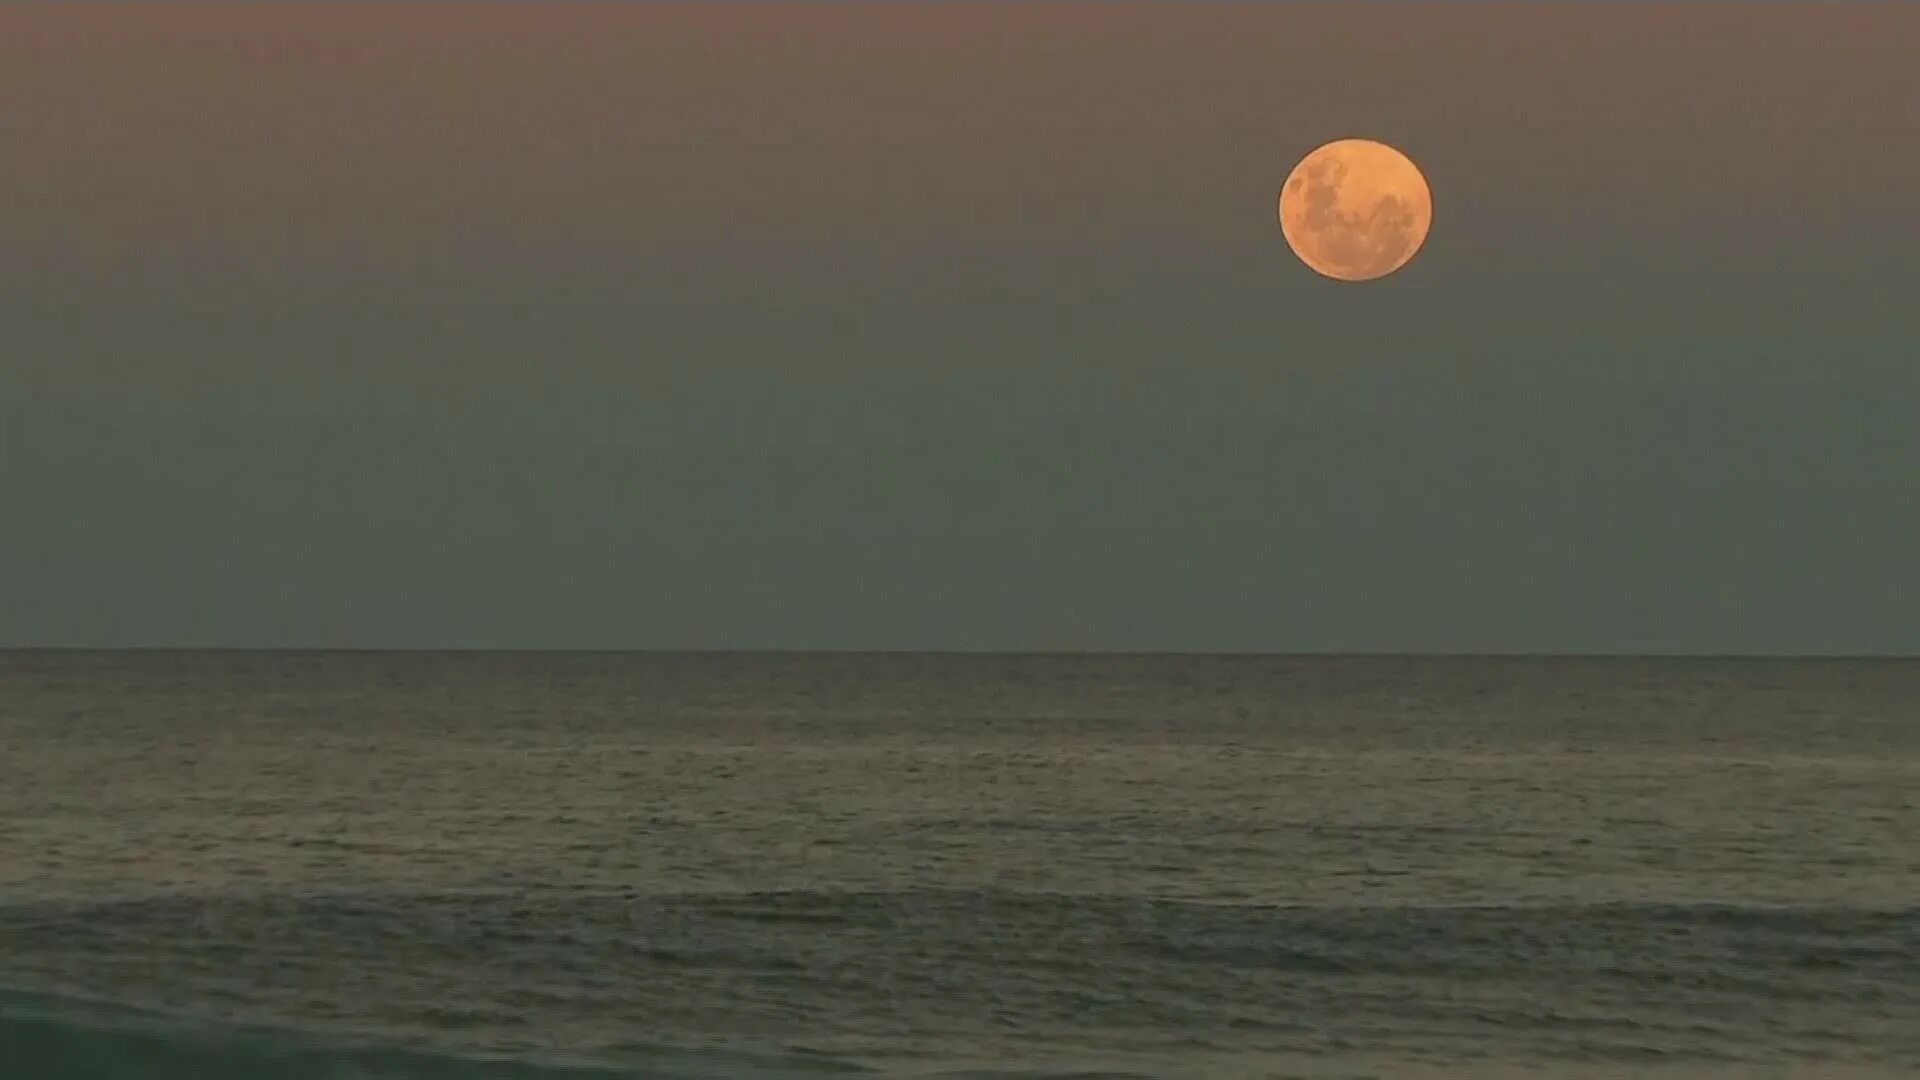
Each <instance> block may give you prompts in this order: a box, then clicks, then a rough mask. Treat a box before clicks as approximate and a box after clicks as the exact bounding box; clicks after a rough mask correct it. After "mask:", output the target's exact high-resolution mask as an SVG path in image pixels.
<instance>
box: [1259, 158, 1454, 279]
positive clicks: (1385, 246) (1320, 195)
mask: <svg viewBox="0 0 1920 1080" xmlns="http://www.w3.org/2000/svg"><path fill="white" fill-rule="evenodd" d="M1432 227H1433V191H1432V189H1431V188H1429V187H1428V186H1427V178H1426V177H1425V176H1424V175H1422V174H1421V172H1420V167H1419V166H1417V165H1415V164H1414V163H1413V162H1412V161H1411V160H1409V159H1408V158H1407V155H1405V154H1403V153H1401V152H1400V151H1398V150H1395V149H1394V148H1393V147H1391V146H1388V145H1387V144H1385V143H1379V142H1374V141H1373V140H1372V139H1340V140H1337V141H1335V142H1330V143H1327V144H1326V145H1324V146H1321V147H1318V148H1316V149H1315V150H1314V151H1313V152H1312V153H1310V154H1308V155H1307V156H1306V157H1304V158H1301V159H1300V164H1298V165H1295V166H1294V167H1293V172H1291V173H1289V174H1287V182H1286V183H1285V184H1282V185H1281V187H1280V231H1281V233H1283V234H1284V235H1285V236H1286V238H1287V246H1288V247H1291V248H1292V249H1293V253H1294V254H1295V255H1298V256H1300V261H1301V262H1303V263H1306V264H1307V265H1308V266H1310V267H1312V268H1313V269H1315V270H1317V271H1319V272H1320V273H1322V274H1325V275H1326V276H1327V277H1330V278H1334V279H1336V280H1338V281H1372V280H1374V279H1375V278H1383V277H1386V276H1387V275H1388V274H1391V273H1393V272H1394V271H1395V270H1398V269H1400V268H1401V267H1403V266H1405V265H1407V263H1409V262H1411V261H1412V260H1413V257H1414V255H1415V254H1417V253H1418V252H1419V250H1420V246H1421V245H1422V244H1425V243H1426V242H1427V232H1428V231H1429V230H1430V229H1432Z"/></svg>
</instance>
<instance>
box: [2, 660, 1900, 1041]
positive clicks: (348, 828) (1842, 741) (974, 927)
mask: <svg viewBox="0 0 1920 1080" xmlns="http://www.w3.org/2000/svg"><path fill="white" fill-rule="evenodd" d="M1916 1018H1920V663H1906V662H1831V663H1829V662H1759V661H1631V660H1628V661H1619V660H1607V661H1555V660H1471V659H1463V660H1396V659H1279V658H1251V657H1249V658H1228V657H1216V658H1207V657H1108V658H1069V657H920V656H868V657H855V656H842V657H835V656H813V657H805V656H791V657H783V656H694V655H689V656H622V655H546V656H533V655H447V656H430V655H412V656H408V655H352V654H305V655H301V654H278V655H276V654H255V655H245V654H173V655H163V654H152V655H128V654H121V655H107V654H10V655H9V654H0V1075H4V1076H7V1077H14V1076H20V1077H30V1076H43V1077H65V1076H73V1077H79V1076H101V1077H108V1076H111V1077H165V1078H172V1077H188V1076H194V1077H199V1076H206V1077H215V1078H220V1077H229V1076H247V1077H254V1076H258V1077H349V1076H351V1077H368V1076H380V1077H402V1076H433V1077H442V1076H467V1075H475V1076H529V1077H533V1076H549V1075H560V1074H559V1073H557V1072H556V1070H562V1069H579V1070H583V1071H581V1072H568V1073H565V1075H574V1076H587V1077H595V1076H601V1075H627V1076H633V1075H638V1076H662V1077H707V1076H712V1077H745V1078H752V1077H769V1076H830V1075H848V1074H860V1073H865V1074H868V1075H878V1076H930V1075H947V1076H960V1075H968V1076H970V1075H992V1076H1059V1075H1072V1074H1078V1075H1083V1076H1084V1075H1127V1076H1153V1077H1169V1078H1174V1077H1179V1078H1187V1077H1223V1078H1233V1077H1272V1076H1308V1077H1360V1076H1381V1077H1456V1076H1457V1077H1498V1076H1529V1075H1542V1076H1547V1075H1551V1076H1568V1077H1580V1076H1590V1077H1629V1076H1636V1077H1637V1076H1670V1077H1749V1076H1762V1077H1795V1076H1805V1077H1845V1076H1862V1077H1867V1076H1873V1077H1879V1076H1885V1077H1893V1076H1901V1077H1910V1076H1913V1075H1916V1073H1920V1025H1917V1024H1916V1023H1915V1020H1916Z"/></svg>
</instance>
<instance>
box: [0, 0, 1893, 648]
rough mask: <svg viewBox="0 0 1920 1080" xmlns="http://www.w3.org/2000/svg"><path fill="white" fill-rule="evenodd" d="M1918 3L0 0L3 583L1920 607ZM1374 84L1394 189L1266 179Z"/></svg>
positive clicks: (252, 639)
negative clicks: (1355, 194)
mask: <svg viewBox="0 0 1920 1080" xmlns="http://www.w3.org/2000/svg"><path fill="white" fill-rule="evenodd" d="M1916 71H1920V5H1916V4H1892V3H1886V4H1860V5H1852V4H1845V3H1826V2H1821V3H1815V2H1811V0H1809V2H1806V3H1799V4H1791V3H1789V4H1769V5H1759V4H1731V3H1727V4H1684V5H1683V4H1676V3H1670V2H1663V3H1656V4H1624V3H1598V2H1594V3H1586V4H1552V5H1549V4H1536V5H1516V4H1508V3H1502V4H1459V3H1447V2H1435V0H1426V2H1421V3H1406V4H1393V3H1367V4H1331V3H1323V4H1312V5H1291V4H1284V3H1263V4H1249V3H1235V4H1218V5H1216V4H1208V3H1195V2H1185V3H1179V4H1173V3H1158V4H1131V3H1129V4H1123V3H1072V2H1062V3H1046V4H1028V3H984V2H973V0H966V2H959V0H954V2H949V3H924V4H922V3H913V4H907V3H867V4H843V3H810V4H793V3H780V4H748V3H725V4H720V3H712V2H709V0H701V2H687V3H678V4H631V5H596V6H568V5H561V4H539V5H534V4H524V5H518V6H483V5H477V4H467V3H461V4H431V5H429V4H418V5H391V6H389V5H373V4H365V5H346V4H337V3H328V4H313V3H306V4H284V3H283V4H274V5H252V4H227V5H218V6H215V5H203V4H192V3H170V4H164V5H80V4H42V5H7V6H5V7H0V493H4V502H0V643H4V644H13V645H60V646H123V645H125V646H346V647H534V648H729V647H731V648H883V649H939V648H961V649H1180V650H1184V649H1194V650H1274V651H1441V652H1483V651H1493V652H1636V653H1644V652H1696V653H1697V652H1706V653H1746V652H1756V653H1773V652H1784V653H1914V652H1920V614H1916V609H1915V608H1914V606H1913V603H1912V601H1911V599H1910V598H1911V597H1912V596H1915V595H1920V433H1917V432H1920V428H1917V427H1916V421H1917V420H1920V247H1916V245H1920V92H1916V83H1915V78H1916V76H1915V74H1914V73H1915V72H1916ZM1348 135H1363V136H1370V137H1374V138H1379V139H1382V140H1385V141H1388V142H1391V143H1393V144H1395V145H1397V146H1399V147H1400V148H1402V149H1403V150H1405V151H1406V152H1407V153H1408V154H1409V155H1410V156H1412V157H1413V159H1414V160H1415V161H1417V162H1419V163H1420V164H1421V166H1422V167H1423V168H1424V169H1425V170H1426V171H1427V174H1428V176H1429V178H1430V179H1431V181H1432V185H1433V188H1434V193H1435V201H1436V214H1435V229H1434V233H1433V236H1432V238H1431V240H1430V241H1429V244H1428V246H1427V248H1426V249H1425V251H1424V252H1423V253H1422V254H1421V255H1420V257H1419V258H1418V259H1416V260H1415V261H1414V263H1413V264H1412V265H1411V266H1410V267H1408V268H1407V269H1406V270H1405V271H1403V272H1402V273H1401V274H1399V275H1397V276H1395V277H1393V278H1389V279H1386V280H1384V281H1382V282H1378V283H1374V284H1371V285H1363V286H1352V285H1340V284H1336V283H1333V282H1329V281H1326V280H1325V279H1322V278H1319V277H1317V276H1316V275H1314V274H1312V273H1311V272H1309V271H1308V270H1306V269H1305V268H1304V267H1302V266H1301V265H1300V264H1299V263H1298V262H1297V261H1296V260H1295V259H1294V258H1293V257H1292V255H1291V254H1290V253H1289V252H1288V251H1287V249H1286V247H1285V245H1284V242H1283V240H1282V238H1281V235H1280V231H1279V228H1278V226H1277V223H1276V221H1275V219H1274V212H1273V202H1274V195H1275V192H1276V191H1277V189H1278V186H1279V184H1280V181H1281V180H1282V178H1283V177H1284V176H1285V175H1286V173H1287V171H1288V169H1290V168H1291V167H1292V165H1293V164H1294V162H1295V161H1296V160H1298V158H1299V157H1300V156H1301V155H1303V154H1304V153H1306V152H1307V151H1308V150H1310V149H1312V148H1313V147H1314V146H1315V145H1317V144H1319V143H1321V142H1324V141H1326V140H1328V139H1332V138H1336V137H1341V136H1348Z"/></svg>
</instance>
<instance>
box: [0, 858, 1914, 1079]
mask: <svg viewBox="0 0 1920 1080" xmlns="http://www.w3.org/2000/svg"><path fill="white" fill-rule="evenodd" d="M1916 958H1920V908H1909V909H1903V910H1877V911H1876V910H1844V909H1762V908H1745V907H1727V906H1677V905H1598V906H1560V907H1510V908H1500V907H1483V908H1402V907H1381V908H1304V907H1262V906H1251V905H1224V904H1201V903H1185V902H1180V903H1176V902H1166V901H1151V900H1138V899H1122V898H1113V897H1079V896H1065V895H1031V894H1017V893H993V892H895V893H835V892H784V893H755V894H738V895H717V894H700V895H670V896H649V895H646V894H629V893H618V894H606V895H581V894H579V893H562V894H558V895H555V896H553V897H551V898H545V897H532V896H529V895H527V894H525V893H519V894H515V895H505V894H444V895H413V896H371V895H368V896H324V895H322V896H267V897H253V898H185V897H170V898H160V899H145V900H128V901H120V902H109V903H90V904H84V905H53V904H38V905H13V906H9V907H0V963H3V964H5V972H4V975H0V980H4V981H5V982H6V983H8V984H10V985H12V986H14V987H16V988H17V989H16V990H15V991H14V992H12V993H10V994H4V995H0V1075H4V1076H8V1077H13V1076H20V1077H71V1078H81V1077H100V1078H108V1077H113V1078H119V1077H139V1078H152V1080H171V1078H173V1077H182V1078H184V1077H214V1078H221V1080H224V1078H229V1077H233V1078H238V1077H254V1076H260V1077H268V1076H273V1077H290V1078H296V1080H297V1078H307V1077H312V1078H329V1080H331V1078H336V1077H339V1078H349V1077H351V1078H362V1077H364V1078H379V1077H452V1076H481V1077H492V1076H497V1077H525V1078H536V1077H538V1078H544V1077H549V1076H574V1077H593V1076H643V1077H685V1078H704V1077H722V1076H725V1077H815V1076H832V1075H845V1074H847V1073H852V1072H862V1071H878V1072H881V1073H884V1074H886V1075H918V1076H927V1075H939V1074H941V1073H942V1071H943V1062H953V1063H955V1064H956V1067H958V1063H959V1062H961V1061H971V1062H976V1063H977V1062H979V1061H981V1060H992V1057H993V1051H994V1048H996V1047H1000V1048H1005V1047H1009V1046H1017V1045H1019V1044H1020V1043H1021V1042H1022V1041H1025V1040H1032V1041H1034V1042H1044V1043H1046V1044H1048V1045H1051V1046H1074V1045H1079V1046H1083V1047H1086V1048H1088V1053H1089V1064H1088V1067H1089V1068H1094V1067H1101V1068H1108V1069H1112V1068H1114V1067H1116V1066H1118V1065H1120V1064H1121V1063H1124V1062H1128V1061H1135V1060H1137V1061H1140V1062H1151V1061H1152V1060H1153V1059H1154V1058H1155V1056H1156V1054H1158V1053H1160V1052H1163V1051H1167V1050H1168V1049H1169V1048H1171V1047H1175V1046H1179V1047H1184V1048H1185V1049H1187V1050H1192V1049H1194V1048H1196V1047H1198V1048H1202V1049H1206V1050H1209V1051H1218V1052H1220V1053H1222V1054H1228V1053H1231V1054H1234V1055H1236V1056H1239V1057H1244V1056H1245V1055H1249V1054H1253V1055H1258V1054H1261V1053H1273V1054H1285V1055H1287V1056H1288V1057H1289V1058H1290V1059H1298V1058H1304V1059H1311V1058H1313V1057H1315V1056H1318V1055H1321V1054H1329V1055H1330V1054H1337V1053H1347V1052H1351V1051H1352V1050H1353V1049H1354V1048H1355V1047H1365V1048H1369V1049H1378V1050H1380V1051H1382V1052H1386V1053H1393V1052H1396V1051H1398V1052H1405V1053H1408V1054H1415V1053H1417V1054H1419V1055H1420V1056H1421V1057H1422V1058H1423V1059H1424V1060H1428V1061H1435V1060H1447V1059H1448V1058H1449V1057H1450V1056H1453V1055H1458V1057H1459V1059H1460V1060H1462V1061H1468V1060H1471V1059H1472V1058H1474V1057H1476V1056H1482V1055H1485V1054H1487V1053H1488V1052H1489V1051H1490V1050H1497V1052H1498V1056H1499V1057H1500V1058H1501V1059H1503V1060H1507V1061H1535V1062H1538V1063H1540V1064H1541V1066H1542V1067H1543V1068H1549V1069H1550V1068H1551V1067H1552V1066H1553V1065H1554V1064H1555V1063H1570V1062H1576V1061H1611V1062H1614V1063H1623V1062H1632V1061H1635V1060H1658V1061H1662V1062H1673V1061H1695V1062H1699V1063H1702V1064H1710V1063H1719V1064H1722V1065H1734V1064H1737V1063H1740V1062H1742V1061H1747V1060H1750V1059H1748V1058H1746V1057H1745V1055H1746V1054H1747V1052H1748V1048H1749V1047H1751V1046H1752V1045H1754V1044H1755V1042H1756V1040H1757V1038H1758V1037H1759V1036H1760V1035H1761V1034H1762V1033H1764V1034H1765V1036H1766V1038H1767V1040H1768V1042H1769V1043H1770V1044H1771V1045H1774V1046H1776V1047H1779V1046H1785V1047H1788V1048H1790V1049H1791V1051H1792V1053H1793V1054H1795V1055H1796V1056H1797V1057H1798V1059H1799V1060H1801V1061H1802V1062H1805V1063H1809V1064H1815V1065H1817V1064H1818V1063H1821V1062H1825V1063H1829V1064H1831V1065H1834V1066H1836V1067H1838V1066H1842V1065H1846V1064H1853V1065H1876V1066H1883V1067H1892V1066H1903V1065H1905V1064H1911V1063H1913V1062H1916V1061H1920V1044H1916V1042H1915V1037H1914V1036H1913V1035H1911V1034H1907V1033H1905V1028H1904V1026H1905V1025H1906V1024H1907V1023H1908V1021H1910V1019H1911V1017H1912V1016H1915V1015H1920V962H1916ZM100 1002H111V1003H113V1004H111V1005H105V1004H94V1003H100ZM185 1018H193V1019H192V1020H188V1019H185ZM528 1032H540V1033H545V1034H543V1038H547V1039H549V1040H550V1041H548V1042H546V1043H544V1044H541V1045H526V1044H525V1043H523V1042H522V1041H521V1040H524V1039H526V1038H527V1033H528ZM551 1033H559V1034H558V1035H557V1036H555V1035H552V1034H551ZM923 1034H924V1035H925V1038H924V1039H923V1038H922V1036H923ZM552 1046H559V1047H563V1048H564V1049H565V1050H566V1051H567V1052H568V1053H570V1054H573V1055H576V1056H573V1057H565V1058H559V1057H554V1056H553V1055H552V1054H549V1053H547V1052H546V1048H547V1047H552ZM740 1047H745V1048H746V1049H740ZM761 1048H768V1049H764V1050H763V1049H761ZM1095 1049H1104V1054H1103V1055H1102V1056H1101V1057H1100V1059H1099V1061H1098V1063H1097V1064H1096V1063H1095V1062H1094V1060H1093V1056H1092V1055H1093V1051H1094V1050H1095ZM961 1051H977V1052H966V1053H962V1052H961ZM1909 1054H1911V1055H1912V1056H1911V1057H1909V1056H1908V1055H1909ZM1015 1064H1017V1063H1015ZM947 1074H948V1075H957V1073H951V1072H950V1073H947ZM1057 1074H1058V1073H1050V1072H1048V1071H1047V1070H1046V1069H1036V1070H1032V1071H1028V1072H1024V1073H1017V1072H1006V1073H1001V1074H1000V1075H1008V1076H1012V1075H1025V1076H1040V1075H1057ZM1155 1074H1159V1075H1165V1074H1164V1073H1160V1072H1159V1071H1158V1070H1155V1069H1152V1068H1143V1069H1142V1071H1141V1072H1140V1073H1139V1074H1138V1075H1155ZM979 1075H985V1074H979ZM1116 1075H1117V1074H1116Z"/></svg>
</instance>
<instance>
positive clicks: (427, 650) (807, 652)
mask: <svg viewBox="0 0 1920 1080" xmlns="http://www.w3.org/2000/svg"><path fill="white" fill-rule="evenodd" d="M29 653H69V654H72V653H87V654H96V653H100V654H109V653H127V654H171V653H203V654H204V653H238V654H255V655H315V654H325V655H343V656H379V655H395V656H409V655H420V656H769V657H773V656H796V657H797V656H819V657H830V656H841V657H854V656H898V657H979V658H987V657H1035V658H1058V659H1067V658H1106V657H1111V658H1116V659H1119V658H1180V657H1189V658H1196V659H1212V658H1246V659H1276V660H1287V659H1295V660H1772V661H1845V660H1871V661H1904V660H1920V653H1843V652H1832V653H1802V652H1779V653H1741V652H1572V651H1569V652H1505V651H1488V652H1475V651H1458V652H1449V651H1429V652H1402V651H1356V650H1260V649H1232V650H1213V649H993V648H981V649H884V648H879V649H860V648H810V649H809V648H694V647H676V648H645V647H635V648H619V647H611V648H609V647H602V648H566V647H542V646H523V647H496V646H338V645H320V646H306V645H0V655H12V654H29Z"/></svg>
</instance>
